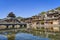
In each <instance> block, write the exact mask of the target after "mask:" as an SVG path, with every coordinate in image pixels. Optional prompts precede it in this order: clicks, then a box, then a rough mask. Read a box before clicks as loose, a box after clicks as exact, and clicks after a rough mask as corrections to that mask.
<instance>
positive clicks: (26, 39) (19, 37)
mask: <svg viewBox="0 0 60 40" xmlns="http://www.w3.org/2000/svg"><path fill="white" fill-rule="evenodd" d="M0 40H8V38H7V36H4V35H0ZM15 40H49V39H48V38H41V37H38V36H33V35H32V34H28V33H18V34H16V36H15Z"/></svg>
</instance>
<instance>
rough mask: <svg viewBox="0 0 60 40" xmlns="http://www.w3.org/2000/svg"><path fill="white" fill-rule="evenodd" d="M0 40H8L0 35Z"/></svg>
mask: <svg viewBox="0 0 60 40" xmlns="http://www.w3.org/2000/svg"><path fill="white" fill-rule="evenodd" d="M0 40H8V39H7V36H4V35H0Z"/></svg>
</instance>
